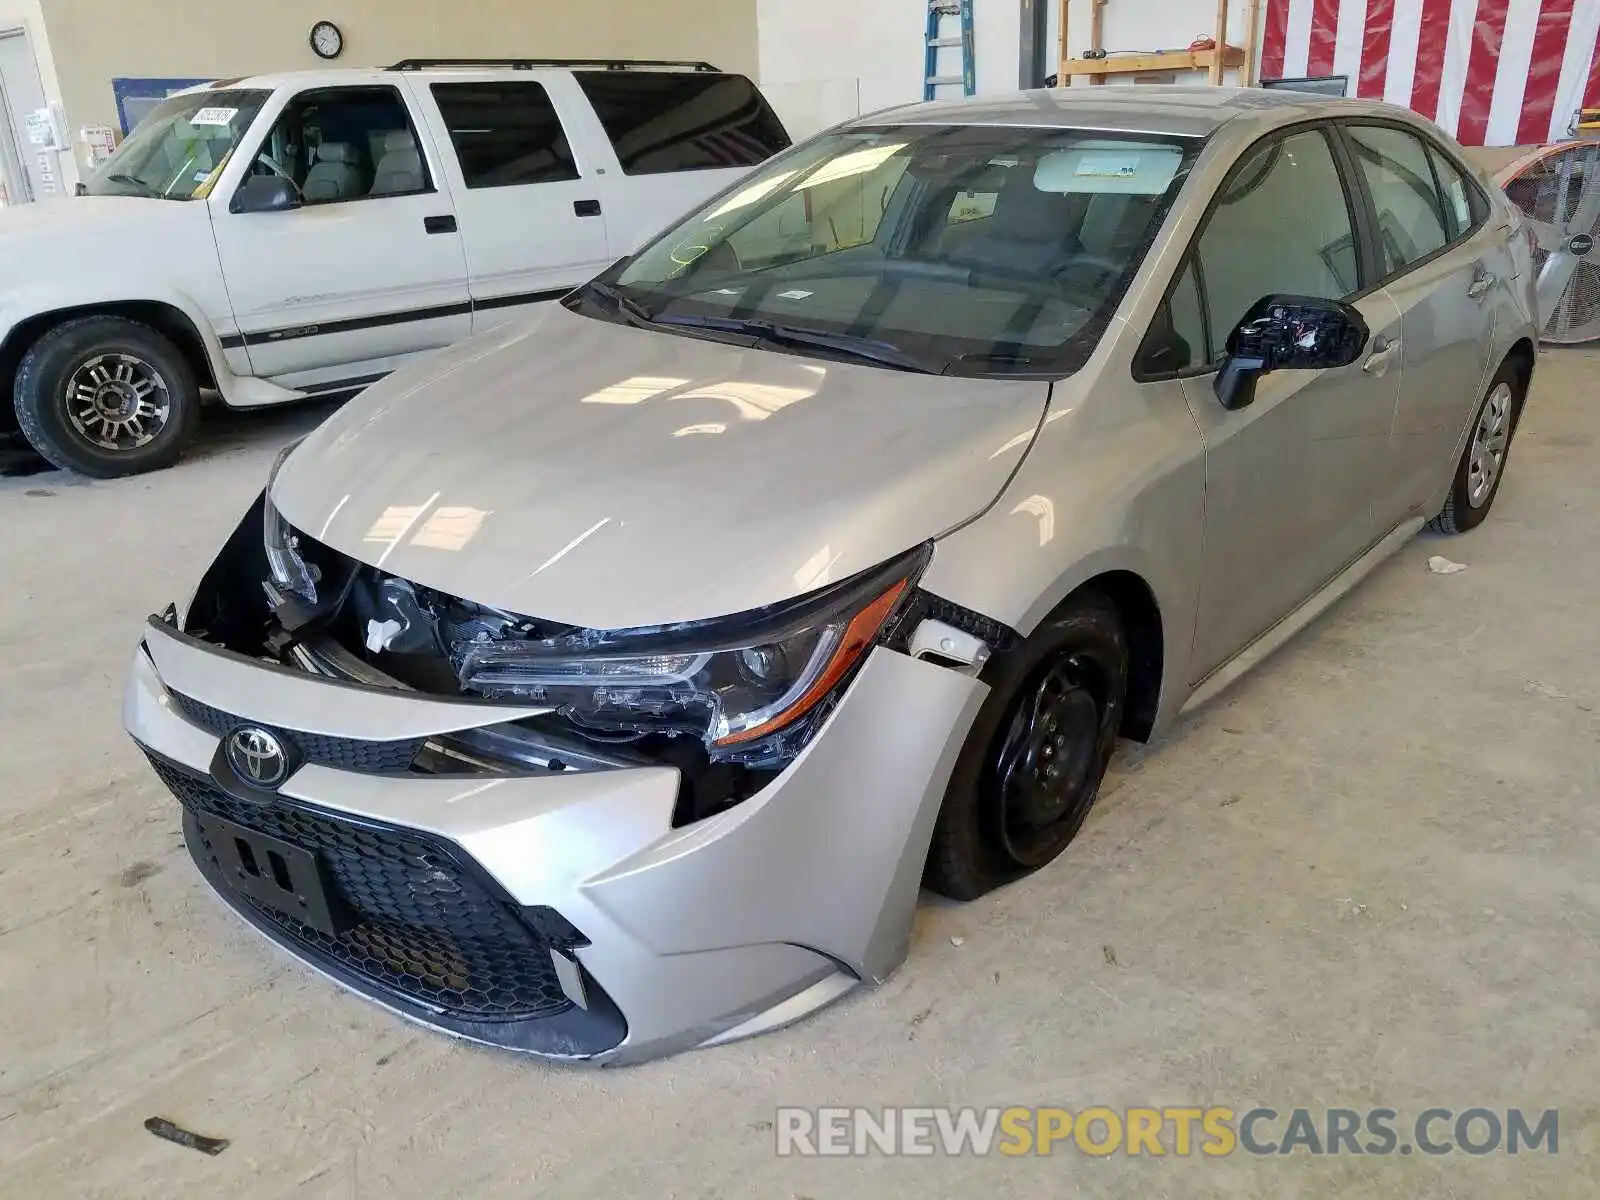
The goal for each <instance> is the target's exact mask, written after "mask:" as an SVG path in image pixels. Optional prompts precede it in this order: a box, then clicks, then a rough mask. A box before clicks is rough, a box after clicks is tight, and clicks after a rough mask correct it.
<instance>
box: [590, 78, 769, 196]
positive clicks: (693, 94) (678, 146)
mask: <svg viewBox="0 0 1600 1200" xmlns="http://www.w3.org/2000/svg"><path fill="white" fill-rule="evenodd" d="M573 74H574V75H575V76H576V77H577V80H578V86H579V87H581V88H582V89H583V94H584V95H585V96H587V97H588V98H589V103H590V104H592V105H594V110H595V113H596V114H597V115H598V116H599V117H600V124H601V125H603V126H605V131H606V136H607V137H609V138H610V139H611V143H612V145H613V146H615V147H616V150H617V158H618V160H619V161H620V162H621V163H622V169H623V171H624V172H625V173H627V174H629V175H657V174H663V173H666V172H669V171H706V170H717V169H720V168H728V167H753V166H755V165H756V164H757V163H762V162H765V161H766V160H767V159H769V158H771V157H772V156H773V155H774V154H776V153H778V152H779V151H780V150H787V149H788V148H789V145H790V142H789V135H788V134H787V133H786V132H784V128H783V124H782V122H780V121H779V120H778V118H777V115H776V114H775V113H774V112H773V111H772V108H771V106H769V105H768V104H767V101H766V98H765V97H763V96H762V95H761V93H760V92H758V91H757V90H756V87H755V84H753V83H751V82H750V81H749V80H748V79H746V78H745V77H744V76H742V75H722V74H711V73H709V72H695V73H693V74H690V73H687V72H679V71H673V72H665V71H663V72H646V71H575V72H573Z"/></svg>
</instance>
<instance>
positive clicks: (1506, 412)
mask: <svg viewBox="0 0 1600 1200" xmlns="http://www.w3.org/2000/svg"><path fill="white" fill-rule="evenodd" d="M1514 407H1515V401H1514V399H1513V397H1512V395H1511V387H1510V385H1509V384H1505V383H1502V384H1499V385H1498V386H1496V387H1495V389H1494V391H1492V392H1490V393H1489V398H1488V400H1486V401H1484V405H1483V411H1482V412H1481V413H1480V414H1479V415H1478V426H1477V428H1476V429H1474V430H1473V431H1472V447H1471V449H1470V450H1469V451H1468V457H1467V503H1468V504H1470V505H1472V507H1473V508H1482V507H1483V506H1484V505H1485V504H1486V503H1488V500H1489V497H1490V496H1492V495H1493V494H1494V485H1495V484H1496V483H1498V482H1499V480H1500V472H1501V471H1502V470H1503V469H1504V468H1505V463H1506V448H1507V446H1508V445H1509V444H1510V441H1511V415H1512V411H1513V409H1514Z"/></svg>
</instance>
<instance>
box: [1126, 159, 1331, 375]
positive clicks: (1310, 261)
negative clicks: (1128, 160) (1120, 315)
mask: <svg viewBox="0 0 1600 1200" xmlns="http://www.w3.org/2000/svg"><path fill="white" fill-rule="evenodd" d="M1360 287H1361V272H1360V269H1359V265H1358V259H1357V255H1356V243H1355V224H1354V220H1353V218H1352V217H1351V213H1350V205H1349V200H1348V198H1347V197H1346V195H1345V190H1344V184H1343V182H1342V181H1341V180H1340V177H1339V171H1338V168H1337V167H1336V166H1335V165H1334V160H1333V152H1332V150H1331V149H1330V148H1329V145H1328V140H1327V138H1326V137H1325V136H1324V135H1323V134H1322V133H1320V132H1307V133H1297V134H1291V135H1290V136H1288V137H1285V138H1281V139H1275V140H1273V141H1269V142H1266V143H1263V144H1262V145H1260V146H1257V147H1255V148H1254V149H1252V150H1250V151H1249V152H1248V153H1247V154H1246V155H1245V157H1244V159H1243V161H1242V162H1241V163H1240V164H1239V166H1238V167H1236V168H1235V169H1234V171H1233V173H1232V174H1231V175H1230V176H1229V177H1228V181H1227V182H1226V183H1225V184H1224V185H1223V188H1222V191H1221V193H1220V194H1219V195H1218V198H1217V201H1216V204H1215V206H1214V207H1213V209H1212V211H1211V214H1210V215H1209V216H1208V217H1207V219H1206V223H1205V226H1204V227H1203V228H1202V230H1201V232H1200V235H1199V237H1198V238H1197V239H1196V241H1195V244H1194V248H1193V250H1192V251H1191V253H1190V261H1189V264H1188V265H1187V266H1186V267H1185V269H1184V270H1183V272H1182V273H1181V274H1180V275H1179V276H1178V278H1177V280H1176V281H1175V282H1174V284H1173V288H1172V291H1171V292H1170V293H1169V294H1168V297H1167V299H1166V301H1165V302H1164V303H1163V305H1162V308H1161V311H1160V313H1159V314H1158V315H1157V318H1156V321H1155V322H1154V324H1153V325H1152V327H1151V330H1150V333H1149V335H1148V336H1147V337H1146V338H1145V341H1144V345H1143V346H1142V347H1141V348H1140V353H1139V359H1138V361H1139V373H1140V374H1141V375H1156V374H1168V373H1171V372H1174V371H1183V370H1189V369H1193V368H1195V367H1200V366H1205V365H1207V364H1210V363H1214V362H1216V361H1217V359H1218V358H1220V357H1221V356H1222V353H1223V350H1224V348H1225V345H1226V342H1227V338H1228V334H1229V333H1230V332H1232V330H1233V328H1234V326H1235V325H1237V324H1238V323H1239V321H1240V320H1241V319H1242V318H1243V317H1244V315H1245V313H1246V312H1248V311H1249V310H1250V308H1251V307H1252V306H1254V305H1255V303H1256V302H1257V301H1258V300H1260V299H1261V298H1262V297H1263V296H1267V295H1270V294H1272V293H1274V292H1281V293H1285V294H1292V295H1299V296H1316V297H1318V298H1320V299H1325V300H1342V299H1344V298H1345V297H1346V296H1349V295H1351V294H1353V293H1354V292H1356V291H1357V290H1359V288H1360Z"/></svg>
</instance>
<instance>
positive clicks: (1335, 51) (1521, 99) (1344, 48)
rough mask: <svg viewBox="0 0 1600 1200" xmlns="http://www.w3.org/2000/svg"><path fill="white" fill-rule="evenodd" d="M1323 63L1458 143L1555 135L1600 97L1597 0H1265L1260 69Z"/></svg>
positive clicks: (1308, 69) (1280, 71)
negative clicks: (1430, 123) (1429, 122)
mask: <svg viewBox="0 0 1600 1200" xmlns="http://www.w3.org/2000/svg"><path fill="white" fill-rule="evenodd" d="M1325 75H1344V76H1348V77H1349V80H1350V84H1349V87H1348V89H1347V92H1346V94H1347V95H1351V96H1361V97H1363V98H1365V99H1369V100H1387V101H1389V102H1390V103H1392V104H1402V105H1405V106H1406V107H1407V108H1410V109H1413V110H1415V111H1416V112H1419V113H1421V114H1422V115H1423V116H1425V117H1430V118H1432V119H1433V120H1435V121H1437V122H1438V123H1439V124H1440V125H1441V126H1443V127H1444V128H1445V129H1446V130H1447V131H1449V132H1450V133H1452V134H1454V135H1455V136H1456V138H1457V139H1459V140H1460V141H1461V142H1462V143H1463V144H1464V145H1468V146H1521V145H1536V144H1539V143H1542V142H1550V141H1557V140H1560V139H1562V138H1565V137H1568V136H1570V133H1569V131H1570V130H1571V128H1572V125H1573V121H1574V119H1575V117H1576V115H1577V113H1578V110H1579V109H1580V108H1583V107H1585V106H1589V107H1592V106H1595V105H1600V0H1267V13H1266V28H1265V31H1264V34H1263V37H1262V45H1261V78H1263V79H1299V78H1306V77H1316V76H1325Z"/></svg>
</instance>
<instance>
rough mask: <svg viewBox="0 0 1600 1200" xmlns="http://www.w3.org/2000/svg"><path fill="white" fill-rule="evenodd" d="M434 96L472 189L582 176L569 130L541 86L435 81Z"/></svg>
mask: <svg viewBox="0 0 1600 1200" xmlns="http://www.w3.org/2000/svg"><path fill="white" fill-rule="evenodd" d="M433 98H434V100H436V101H437V102H438V104H439V111H440V112H441V113H442V114H443V115H444V123H445V127H446V128H448V129H449V130H450V142H451V144H452V145H453V146H455V148H456V156H457V157H458V158H459V159H460V160H461V173H462V175H463V176H465V178H466V181H467V186H468V187H469V188H494V187H512V186H515V185H518V184H525V183H557V182H560V181H561V180H566V179H577V178H578V166H577V163H575V162H574V161H573V158H572V147H571V145H570V144H569V143H568V141H567V136H566V131H565V130H563V129H562V127H561V118H560V117H559V116H558V115H557V114H556V109H555V105H553V104H551V103H550V96H549V93H547V92H546V91H545V90H544V86H543V85H542V84H537V83H436V84H434V85H433Z"/></svg>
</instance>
